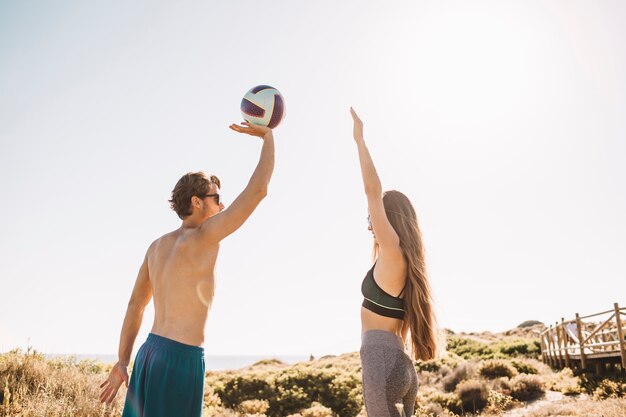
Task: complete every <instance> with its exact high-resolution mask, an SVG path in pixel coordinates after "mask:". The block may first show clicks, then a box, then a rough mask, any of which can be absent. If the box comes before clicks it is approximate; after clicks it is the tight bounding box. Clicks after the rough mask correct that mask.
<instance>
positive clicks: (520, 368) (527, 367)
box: [511, 361, 539, 375]
mask: <svg viewBox="0 0 626 417" xmlns="http://www.w3.org/2000/svg"><path fill="white" fill-rule="evenodd" d="M511 365H513V367H514V368H515V370H517V372H519V373H520V374H528V375H537V374H538V373H539V370H537V368H535V367H534V366H532V365H531V364H530V363H528V362H522V361H511Z"/></svg>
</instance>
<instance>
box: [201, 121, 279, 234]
mask: <svg viewBox="0 0 626 417" xmlns="http://www.w3.org/2000/svg"><path fill="white" fill-rule="evenodd" d="M230 128H231V129H232V130H234V131H236V132H240V133H246V134H248V135H252V136H256V137H259V138H261V139H262V140H263V147H262V148H261V156H260V157H259V163H258V164H257V166H256V169H255V170H254V173H253V174H252V177H251V178H250V181H249V182H248V185H247V186H246V188H245V189H244V190H243V191H242V192H241V194H239V196H238V197H237V198H236V199H235V201H233V203H232V204H231V205H230V206H229V207H228V208H226V209H225V210H223V211H222V212H220V213H218V214H216V215H215V216H213V217H211V218H209V219H208V220H206V221H205V222H204V223H203V224H202V226H201V227H200V231H201V234H202V238H203V240H205V241H207V242H211V243H217V242H219V241H221V240H222V239H224V238H225V237H226V236H228V235H230V234H231V233H233V232H234V231H235V230H237V229H238V228H239V227H240V226H241V225H242V224H243V223H244V222H245V221H246V220H247V219H248V217H250V215H251V214H252V212H253V211H254V209H256V207H257V206H258V205H259V203H260V202H261V200H263V198H264V197H265V196H266V195H267V189H268V185H269V182H270V179H271V178H272V172H273V171H274V135H273V134H272V130H271V129H270V128H268V127H265V126H257V125H251V124H249V123H246V122H244V123H243V126H239V125H231V126H230Z"/></svg>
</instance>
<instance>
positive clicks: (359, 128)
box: [350, 107, 363, 142]
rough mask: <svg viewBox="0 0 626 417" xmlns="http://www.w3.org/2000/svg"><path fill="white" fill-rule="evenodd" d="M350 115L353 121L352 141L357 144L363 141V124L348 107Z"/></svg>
mask: <svg viewBox="0 0 626 417" xmlns="http://www.w3.org/2000/svg"><path fill="white" fill-rule="evenodd" d="M350 114H351V115H352V120H353V121H354V127H353V130H352V136H354V140H355V141H357V142H358V141H360V140H363V122H362V121H361V119H359V116H358V115H357V114H356V112H355V111H354V109H353V108H352V107H350Z"/></svg>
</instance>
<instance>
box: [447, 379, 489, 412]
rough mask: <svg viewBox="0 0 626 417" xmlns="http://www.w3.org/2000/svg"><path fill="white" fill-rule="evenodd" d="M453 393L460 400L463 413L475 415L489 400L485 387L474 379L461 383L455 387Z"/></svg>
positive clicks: (481, 382)
mask: <svg viewBox="0 0 626 417" xmlns="http://www.w3.org/2000/svg"><path fill="white" fill-rule="evenodd" d="M455 392H456V395H457V396H458V397H459V399H460V400H461V407H462V408H463V411H464V412H472V413H475V412H477V411H480V410H482V409H483V408H485V406H486V405H487V400H488V399H489V390H488V389H487V385H486V384H485V383H484V382H483V381H478V380H475V379H471V380H468V381H463V382H461V383H460V384H459V385H458V386H457V387H456V391H455Z"/></svg>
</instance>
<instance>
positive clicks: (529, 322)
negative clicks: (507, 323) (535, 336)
mask: <svg viewBox="0 0 626 417" xmlns="http://www.w3.org/2000/svg"><path fill="white" fill-rule="evenodd" d="M537 324H541V325H542V326H543V325H544V324H543V323H542V322H540V321H537V320H526V321H525V322H522V323H521V324H519V325H518V326H517V327H518V328H524V327H533V326H535V325H537Z"/></svg>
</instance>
